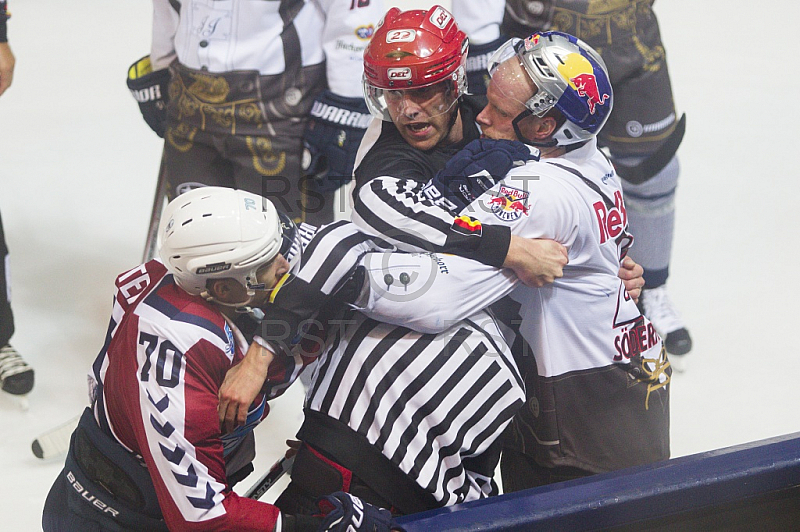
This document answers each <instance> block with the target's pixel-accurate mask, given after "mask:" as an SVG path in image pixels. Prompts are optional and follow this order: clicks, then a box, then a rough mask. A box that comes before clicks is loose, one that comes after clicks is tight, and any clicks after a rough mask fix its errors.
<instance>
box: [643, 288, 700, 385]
mask: <svg viewBox="0 0 800 532" xmlns="http://www.w3.org/2000/svg"><path fill="white" fill-rule="evenodd" d="M639 305H640V309H641V311H642V314H644V315H645V316H647V317H648V318H649V319H650V321H651V322H652V323H653V325H654V326H655V328H656V330H657V331H658V334H660V335H661V336H662V338H664V346H665V347H666V348H667V353H668V354H669V359H670V363H671V365H672V367H673V369H675V370H676V371H685V369H686V356H687V355H688V354H689V351H691V350H692V338H691V336H689V331H688V330H687V329H686V325H684V323H683V320H682V319H681V317H680V316H679V315H678V311H677V310H675V307H674V305H673V304H672V301H671V300H670V298H669V295H668V294H667V288H666V286H665V285H662V286H659V287H656V288H645V289H644V290H642V295H641V297H640V298H639Z"/></svg>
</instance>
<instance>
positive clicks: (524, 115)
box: [511, 109, 558, 148]
mask: <svg viewBox="0 0 800 532" xmlns="http://www.w3.org/2000/svg"><path fill="white" fill-rule="evenodd" d="M531 115H533V112H531V110H530V109H525V110H524V111H522V112H521V113H520V114H518V115H517V116H516V118H514V120H512V121H511V125H512V126H514V133H516V134H517V139H519V141H520V142H523V143H525V144H528V145H529V146H534V147H536V148H553V147H555V146H557V145H558V141H557V140H556V139H554V138H550V140H548V141H546V142H537V141H535V140H531V139H529V138H528V137H526V136H525V135H523V134H522V130H521V129H520V127H519V123H520V122H522V121H523V120H525V119H526V118H528V117H529V116H531Z"/></svg>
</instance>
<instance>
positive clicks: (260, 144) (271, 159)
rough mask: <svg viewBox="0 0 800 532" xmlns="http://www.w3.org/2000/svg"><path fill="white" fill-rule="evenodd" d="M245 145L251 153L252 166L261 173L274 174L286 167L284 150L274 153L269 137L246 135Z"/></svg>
mask: <svg viewBox="0 0 800 532" xmlns="http://www.w3.org/2000/svg"><path fill="white" fill-rule="evenodd" d="M247 147H248V148H249V149H250V153H251V154H253V168H255V169H256V171H258V173H260V174H261V175H266V176H275V175H278V174H280V173H281V172H282V171H283V169H284V168H285V167H286V152H284V151H282V152H279V153H278V154H277V155H276V154H275V152H274V151H273V150H272V142H271V141H270V140H269V139H267V138H264V137H247Z"/></svg>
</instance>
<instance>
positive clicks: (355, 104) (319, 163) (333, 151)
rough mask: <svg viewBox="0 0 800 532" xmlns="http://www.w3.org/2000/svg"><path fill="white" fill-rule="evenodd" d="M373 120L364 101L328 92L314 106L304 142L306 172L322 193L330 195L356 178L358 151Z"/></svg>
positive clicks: (318, 98)
mask: <svg viewBox="0 0 800 532" xmlns="http://www.w3.org/2000/svg"><path fill="white" fill-rule="evenodd" d="M371 121H372V115H370V114H369V109H367V104H366V103H365V102H364V98H345V97H344V96H339V95H337V94H334V93H332V92H331V91H325V92H323V93H322V94H320V95H319V96H318V97H317V99H316V100H315V101H314V105H313V106H312V107H311V115H310V120H309V122H308V125H307V126H306V130H305V133H304V134H303V142H304V144H305V151H304V153H303V171H304V172H305V175H307V176H310V177H312V178H313V183H314V186H315V187H316V189H317V190H318V191H319V192H330V191H332V190H336V189H337V188H339V187H340V186H342V185H344V184H345V183H347V182H348V181H350V179H352V176H353V166H354V165H355V162H356V152H357V151H358V146H359V145H360V144H361V138H362V137H363V136H364V132H365V131H366V130H367V126H369V123H370V122H371Z"/></svg>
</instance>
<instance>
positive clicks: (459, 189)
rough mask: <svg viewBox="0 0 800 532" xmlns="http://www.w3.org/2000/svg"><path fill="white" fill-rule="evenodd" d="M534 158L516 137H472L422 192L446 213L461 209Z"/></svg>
mask: <svg viewBox="0 0 800 532" xmlns="http://www.w3.org/2000/svg"><path fill="white" fill-rule="evenodd" d="M534 158H536V156H535V155H533V154H531V151H530V149H529V148H528V146H526V145H525V144H523V143H521V142H519V141H516V140H492V139H477V140H473V141H472V142H470V143H469V144H467V145H466V146H465V147H464V149H462V150H461V151H460V152H458V153H456V154H455V155H454V156H453V158H452V159H450V160H449V161H447V164H446V165H445V166H444V168H443V169H441V170H439V171H438V172H437V173H436V175H435V176H434V178H433V179H431V180H430V182H429V183H427V184H426V185H425V187H424V188H423V194H424V195H425V197H426V198H428V199H429V200H431V201H433V202H434V203H436V204H437V205H440V206H441V207H444V208H445V209H448V210H449V211H450V212H461V210H462V209H463V208H464V207H466V206H467V205H469V204H470V203H472V202H473V201H474V200H475V198H477V197H479V196H480V195H481V194H483V193H484V192H486V191H487V190H489V189H490V188H492V187H493V186H494V185H495V184H496V183H497V182H498V181H500V180H501V179H503V178H504V177H505V176H506V174H507V173H508V172H509V170H511V169H512V168H514V167H516V166H522V165H524V164H525V162H526V161H528V160H530V159H534Z"/></svg>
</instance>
